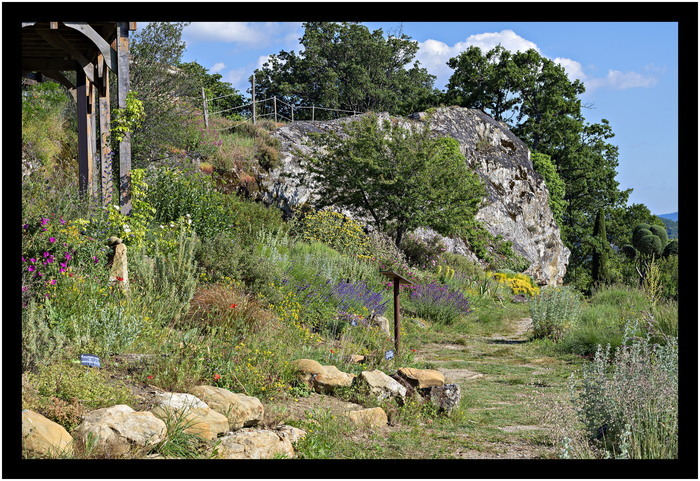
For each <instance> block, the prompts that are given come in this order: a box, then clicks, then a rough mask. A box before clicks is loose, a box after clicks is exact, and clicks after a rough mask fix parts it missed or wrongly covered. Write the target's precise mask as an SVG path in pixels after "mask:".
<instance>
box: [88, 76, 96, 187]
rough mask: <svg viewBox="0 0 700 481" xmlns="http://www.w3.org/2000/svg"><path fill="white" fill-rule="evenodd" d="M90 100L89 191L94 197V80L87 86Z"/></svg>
mask: <svg viewBox="0 0 700 481" xmlns="http://www.w3.org/2000/svg"><path fill="white" fill-rule="evenodd" d="M87 90H88V91H87V94H88V102H87V104H88V105H87V107H88V108H87V128H88V135H87V142H88V175H89V181H88V193H89V194H90V197H92V198H94V197H95V196H96V195H97V188H96V185H95V168H96V165H95V164H96V159H97V125H96V118H95V117H96V111H95V90H96V89H95V84H94V83H92V82H89V83H88V88H87Z"/></svg>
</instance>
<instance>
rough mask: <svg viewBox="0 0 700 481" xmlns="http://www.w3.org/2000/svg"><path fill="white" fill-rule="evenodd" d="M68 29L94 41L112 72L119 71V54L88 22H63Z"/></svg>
mask: <svg viewBox="0 0 700 481" xmlns="http://www.w3.org/2000/svg"><path fill="white" fill-rule="evenodd" d="M63 25H65V26H66V27H69V28H72V29H75V30H77V31H79V32H80V33H82V34H83V35H85V36H86V37H87V38H89V39H90V40H92V43H94V44H95V46H96V47H97V48H98V49H99V51H100V52H101V53H102V56H103V57H104V58H105V60H106V61H107V66H108V67H109V69H110V70H111V71H112V72H116V71H117V52H116V50H114V49H113V48H112V47H110V45H109V43H107V40H105V39H104V38H103V37H102V35H100V34H99V33H97V32H96V31H95V29H94V28H92V26H91V25H90V24H89V23H87V22H63Z"/></svg>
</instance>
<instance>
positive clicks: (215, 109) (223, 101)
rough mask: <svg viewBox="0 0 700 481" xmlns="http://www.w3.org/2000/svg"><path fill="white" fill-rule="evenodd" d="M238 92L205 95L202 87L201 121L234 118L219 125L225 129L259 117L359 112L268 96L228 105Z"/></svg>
mask: <svg viewBox="0 0 700 481" xmlns="http://www.w3.org/2000/svg"><path fill="white" fill-rule="evenodd" d="M237 95H238V94H229V95H222V96H220V97H214V98H207V97H206V94H205V92H204V90H202V97H203V103H204V122H205V124H206V126H207V128H209V117H210V116H214V115H221V116H225V117H228V118H229V119H231V120H234V121H236V124H235V125H232V126H229V127H224V128H220V129H210V130H227V129H230V128H233V127H235V126H237V125H240V124H242V123H246V122H252V123H256V122H257V121H259V120H263V119H265V120H272V121H274V122H297V121H302V120H311V121H316V120H333V119H338V118H342V117H350V116H354V115H358V114H361V113H363V112H358V111H357V110H344V109H330V108H326V107H316V106H313V105H312V106H298V105H293V104H290V103H288V102H285V101H284V100H282V99H279V98H277V97H276V96H275V97H270V98H266V99H261V100H254V101H251V102H249V103H247V104H244V105H237V106H230V102H231V97H233V96H237Z"/></svg>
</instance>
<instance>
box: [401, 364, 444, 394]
mask: <svg viewBox="0 0 700 481" xmlns="http://www.w3.org/2000/svg"><path fill="white" fill-rule="evenodd" d="M396 374H397V375H398V376H400V377H402V378H403V379H405V380H406V381H407V382H408V383H409V384H411V386H413V387H414V388H415V389H426V388H431V387H433V386H443V385H444V384H445V376H443V375H442V373H441V372H440V371H436V370H435V369H415V368H412V367H402V368H399V369H398V371H397V372H396Z"/></svg>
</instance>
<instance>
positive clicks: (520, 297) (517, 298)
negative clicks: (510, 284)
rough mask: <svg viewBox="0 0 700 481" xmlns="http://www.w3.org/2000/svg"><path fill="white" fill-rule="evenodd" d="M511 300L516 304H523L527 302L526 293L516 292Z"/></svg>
mask: <svg viewBox="0 0 700 481" xmlns="http://www.w3.org/2000/svg"><path fill="white" fill-rule="evenodd" d="M510 302H513V303H515V304H523V303H525V302H527V296H526V295H525V294H516V295H514V296H513V297H512V299H511V300H510Z"/></svg>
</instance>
